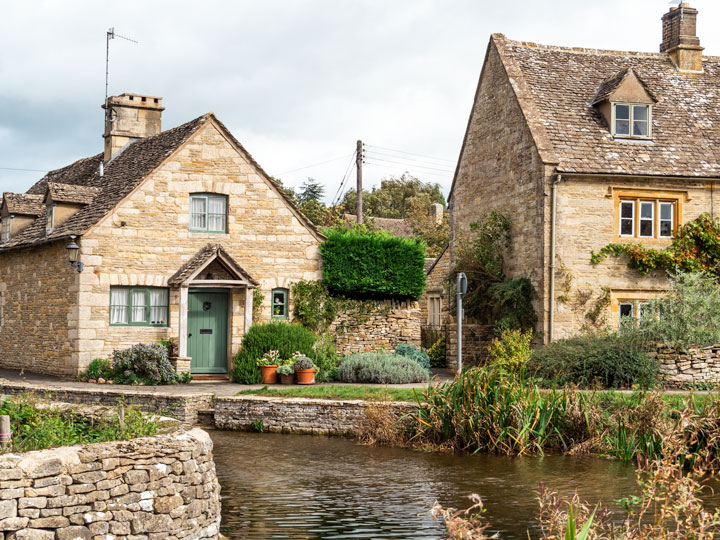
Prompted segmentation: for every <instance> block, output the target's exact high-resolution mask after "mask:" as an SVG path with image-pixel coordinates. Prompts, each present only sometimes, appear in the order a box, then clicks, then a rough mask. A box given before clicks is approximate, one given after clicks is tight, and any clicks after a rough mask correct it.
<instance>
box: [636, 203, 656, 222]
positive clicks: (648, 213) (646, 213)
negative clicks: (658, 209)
mask: <svg viewBox="0 0 720 540" xmlns="http://www.w3.org/2000/svg"><path fill="white" fill-rule="evenodd" d="M653 206H655V203H651V202H642V203H640V217H641V218H650V219H652V217H653Z"/></svg>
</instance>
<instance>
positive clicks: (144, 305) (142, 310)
mask: <svg viewBox="0 0 720 540" xmlns="http://www.w3.org/2000/svg"><path fill="white" fill-rule="evenodd" d="M169 297H170V295H169V291H168V289H165V288H161V287H110V324H111V325H115V326H167V324H168V306H169Z"/></svg>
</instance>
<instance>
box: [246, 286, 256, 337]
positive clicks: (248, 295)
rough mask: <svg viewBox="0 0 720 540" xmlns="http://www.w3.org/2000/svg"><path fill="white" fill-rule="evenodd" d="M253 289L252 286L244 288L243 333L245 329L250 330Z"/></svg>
mask: <svg viewBox="0 0 720 540" xmlns="http://www.w3.org/2000/svg"><path fill="white" fill-rule="evenodd" d="M253 291H254V289H253V288H252V287H247V288H246V289H245V333H247V331H248V330H250V326H252V317H253Z"/></svg>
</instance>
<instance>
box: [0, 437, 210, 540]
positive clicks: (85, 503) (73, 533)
mask: <svg viewBox="0 0 720 540" xmlns="http://www.w3.org/2000/svg"><path fill="white" fill-rule="evenodd" d="M0 479H1V480H2V487H1V488H0V536H2V537H4V538H5V539H7V540H90V539H91V538H92V539H94V540H98V539H103V540H105V539H114V538H117V539H133V540H160V539H163V540H181V539H189V538H194V539H202V538H209V539H215V538H218V531H219V525H220V485H219V483H218V480H217V477H216V475H215V464H214V462H213V457H212V441H211V440H210V437H209V435H208V434H207V433H206V432H204V431H202V430H200V429H193V430H191V431H188V432H184V433H175V434H172V435H159V436H155V437H146V438H142V439H134V440H129V441H118V442H112V443H101V444H91V445H85V446H71V447H63V448H57V449H51V450H42V451H37V452H26V453H22V454H5V455H2V456H0Z"/></svg>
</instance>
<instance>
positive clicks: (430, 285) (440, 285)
mask: <svg viewBox="0 0 720 540" xmlns="http://www.w3.org/2000/svg"><path fill="white" fill-rule="evenodd" d="M449 273H450V250H449V249H446V250H445V251H443V252H442V254H441V255H440V257H438V258H437V259H436V261H435V262H434V263H433V266H432V268H431V269H430V271H429V272H428V274H427V277H426V278H425V291H424V292H423V295H422V298H420V321H421V323H422V324H423V325H429V324H430V322H431V321H430V320H429V319H428V313H429V309H430V307H429V305H428V302H429V298H430V297H432V296H440V305H441V310H440V312H441V315H440V321H441V324H443V325H444V324H446V323H447V315H448V300H449V299H448V296H447V292H446V280H447V277H448V274H449Z"/></svg>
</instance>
